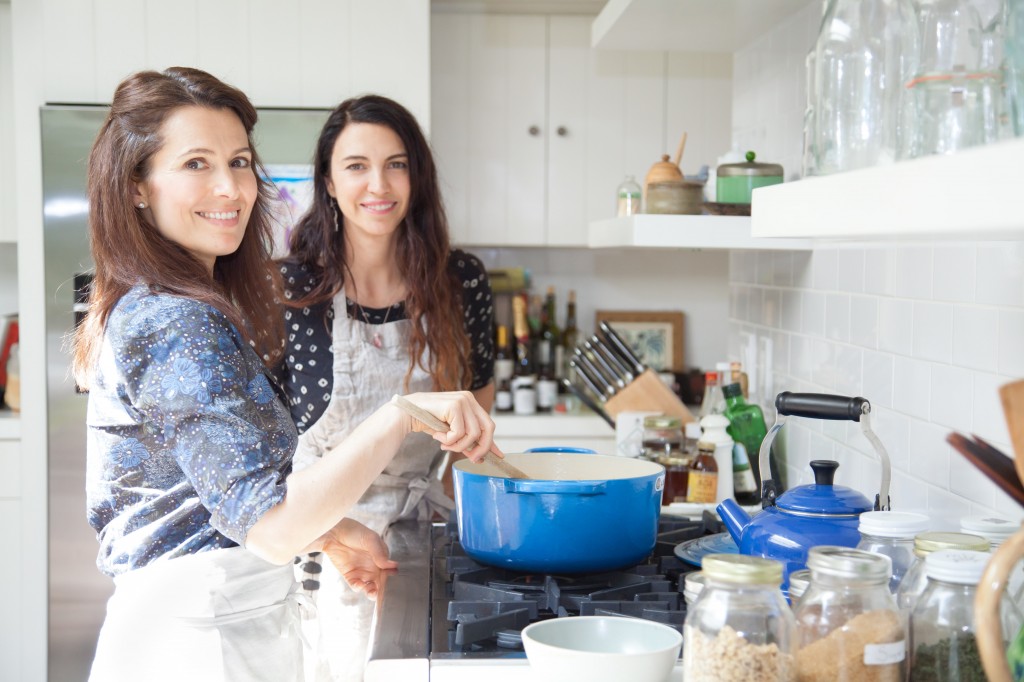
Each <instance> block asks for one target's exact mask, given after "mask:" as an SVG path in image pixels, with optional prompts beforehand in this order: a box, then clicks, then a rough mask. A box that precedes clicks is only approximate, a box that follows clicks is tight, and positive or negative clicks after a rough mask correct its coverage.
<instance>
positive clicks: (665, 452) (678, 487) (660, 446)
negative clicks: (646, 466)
mask: <svg viewBox="0 0 1024 682" xmlns="http://www.w3.org/2000/svg"><path fill="white" fill-rule="evenodd" d="M641 444H642V445H641V447H642V453H643V457H644V458H646V459H649V460H651V461H652V462H657V463H658V464H660V465H662V466H663V467H665V492H664V493H663V494H662V500H663V504H671V503H673V502H685V501H686V489H687V484H688V482H689V481H688V478H687V477H688V475H689V472H690V468H689V467H688V466H687V460H686V457H685V455H684V453H683V421H682V420H681V419H680V418H679V417H670V416H668V415H663V414H660V415H651V416H649V417H644V433H643V438H642V440H641Z"/></svg>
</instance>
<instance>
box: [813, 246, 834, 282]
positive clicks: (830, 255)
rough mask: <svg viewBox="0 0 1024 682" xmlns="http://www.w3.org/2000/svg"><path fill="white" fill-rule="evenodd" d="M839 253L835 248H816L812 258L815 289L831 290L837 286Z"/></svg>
mask: <svg viewBox="0 0 1024 682" xmlns="http://www.w3.org/2000/svg"><path fill="white" fill-rule="evenodd" d="M838 261H839V255H838V253H837V252H836V250H835V249H829V248H822V249H815V251H814V255H813V257H812V259H811V269H812V272H813V275H812V277H813V279H812V285H813V286H814V288H815V289H821V290H825V291H830V290H832V289H835V288H836V282H837V278H836V267H837V263H838Z"/></svg>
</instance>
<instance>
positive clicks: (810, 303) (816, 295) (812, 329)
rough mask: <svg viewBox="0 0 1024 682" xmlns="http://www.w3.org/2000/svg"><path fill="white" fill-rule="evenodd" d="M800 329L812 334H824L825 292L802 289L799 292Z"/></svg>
mask: <svg viewBox="0 0 1024 682" xmlns="http://www.w3.org/2000/svg"><path fill="white" fill-rule="evenodd" d="M801 298H802V301H801V310H802V313H801V320H800V331H802V332H803V333H804V334H812V335H814V336H824V335H825V294H823V293H821V292H818V291H804V292H803V294H801Z"/></svg>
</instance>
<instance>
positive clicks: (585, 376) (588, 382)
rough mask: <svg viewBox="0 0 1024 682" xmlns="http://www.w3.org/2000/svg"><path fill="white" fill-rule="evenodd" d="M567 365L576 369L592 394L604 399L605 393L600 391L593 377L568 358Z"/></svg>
mask: <svg viewBox="0 0 1024 682" xmlns="http://www.w3.org/2000/svg"><path fill="white" fill-rule="evenodd" d="M569 367H571V368H573V369H574V370H576V372H577V373H578V374H579V375H580V377H581V378H582V379H583V383H585V384H586V385H587V388H589V389H590V390H591V392H592V393H593V394H594V395H596V396H597V397H598V398H600V399H601V400H604V399H605V395H604V393H603V392H602V391H601V389H600V387H599V386H598V385H597V382H595V381H594V379H593V377H591V376H590V375H589V374H587V373H586V372H585V371H583V368H582V367H580V366H579V365H578V364H576V361H575V360H570V361H569Z"/></svg>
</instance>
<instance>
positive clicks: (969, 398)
mask: <svg viewBox="0 0 1024 682" xmlns="http://www.w3.org/2000/svg"><path fill="white" fill-rule="evenodd" d="M973 403H974V373H973V372H972V371H970V370H968V369H963V368H961V367H953V366H951V365H939V364H935V365H932V395H931V416H930V418H931V421H932V422H934V423H936V424H941V425H943V426H946V427H948V428H950V429H955V430H957V431H962V432H964V433H967V432H969V431H970V430H971V420H972V418H973V415H972V405H973Z"/></svg>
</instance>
